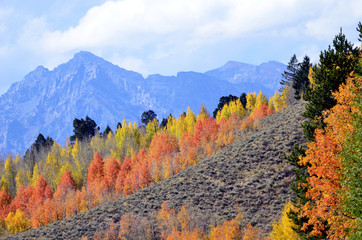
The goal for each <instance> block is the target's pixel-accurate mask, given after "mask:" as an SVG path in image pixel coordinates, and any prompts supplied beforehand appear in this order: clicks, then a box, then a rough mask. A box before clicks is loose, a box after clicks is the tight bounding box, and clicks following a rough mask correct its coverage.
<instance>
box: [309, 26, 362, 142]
mask: <svg viewBox="0 0 362 240" xmlns="http://www.w3.org/2000/svg"><path fill="white" fill-rule="evenodd" d="M358 55H359V51H358V49H357V48H355V47H353V44H352V43H350V42H348V41H347V39H346V36H345V35H344V34H343V33H342V30H341V31H340V33H339V34H338V35H337V36H336V37H335V38H334V40H333V47H331V46H329V47H328V49H327V50H324V51H323V52H321V54H320V56H319V64H318V65H316V66H314V68H313V71H314V72H315V85H314V86H313V87H308V88H307V89H306V92H305V94H304V95H303V98H304V100H306V101H308V104H307V106H306V110H305V112H304V114H303V116H304V117H307V118H308V119H309V121H306V122H305V123H304V124H303V128H304V132H305V134H306V136H307V138H308V139H309V140H313V135H314V130H315V129H316V128H324V127H325V124H324V123H323V115H322V111H323V110H325V109H330V108H332V107H333V106H334V105H335V104H336V100H335V99H334V98H333V96H332V92H334V91H337V90H338V86H339V85H340V84H341V83H344V82H345V79H346V78H347V76H348V75H349V74H350V73H351V72H352V71H353V70H354V69H355V67H356V65H357V63H358Z"/></svg>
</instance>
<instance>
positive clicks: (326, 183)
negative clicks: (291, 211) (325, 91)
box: [299, 78, 361, 239]
mask: <svg viewBox="0 0 362 240" xmlns="http://www.w3.org/2000/svg"><path fill="white" fill-rule="evenodd" d="M356 94H361V79H360V78H348V79H347V81H346V84H341V86H340V87H339V91H338V92H336V93H334V94H333V96H334V97H335V98H336V100H337V104H336V105H335V106H334V107H333V108H332V109H330V110H327V111H325V112H324V117H325V119H324V122H325V123H326V124H327V126H326V127H325V129H324V130H321V129H317V130H316V131H315V139H314V140H315V141H314V142H310V143H308V150H307V151H306V156H305V157H303V158H301V160H300V162H299V163H300V164H301V165H307V166H308V172H309V175H310V177H308V178H307V181H308V189H307V192H306V196H307V198H309V199H310V200H309V201H308V202H307V203H306V204H305V205H304V206H302V212H301V214H300V217H307V218H308V222H306V223H304V224H303V227H302V230H306V229H307V228H308V227H309V226H312V227H313V230H312V231H311V235H314V236H318V235H321V234H322V232H324V231H326V229H328V231H327V234H328V238H329V239H343V238H345V236H346V234H347V233H348V228H349V227H350V226H351V221H352V220H351V218H349V217H348V216H347V215H346V213H344V212H343V210H341V204H342V200H343V196H342V195H341V190H342V188H343V187H342V183H341V181H342V180H343V179H342V159H341V156H340V153H341V151H342V150H343V147H344V145H343V142H344V140H345V138H346V136H348V135H349V134H351V132H352V131H353V121H354V117H355V115H354V114H360V113H359V112H358V110H357V109H355V108H354V101H355V100H354V99H355V96H356ZM302 187H303V186H302Z"/></svg>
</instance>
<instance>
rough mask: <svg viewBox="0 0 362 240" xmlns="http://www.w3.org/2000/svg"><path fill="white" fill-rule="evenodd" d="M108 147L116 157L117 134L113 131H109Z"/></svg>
mask: <svg viewBox="0 0 362 240" xmlns="http://www.w3.org/2000/svg"><path fill="white" fill-rule="evenodd" d="M106 149H107V150H108V151H109V152H110V153H111V156H112V157H114V158H116V156H117V154H116V149H117V141H116V136H115V135H114V134H113V133H112V132H109V133H108V135H107V140H106Z"/></svg>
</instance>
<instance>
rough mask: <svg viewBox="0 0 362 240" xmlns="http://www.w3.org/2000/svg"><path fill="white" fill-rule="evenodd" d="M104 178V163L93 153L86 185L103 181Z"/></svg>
mask: <svg viewBox="0 0 362 240" xmlns="http://www.w3.org/2000/svg"><path fill="white" fill-rule="evenodd" d="M103 176H104V162H103V158H102V157H101V156H100V155H99V154H98V153H97V152H95V153H94V157H93V161H92V162H91V164H90V166H89V169H88V181H87V182H88V185H90V184H92V183H93V182H95V181H97V182H100V181H102V180H103Z"/></svg>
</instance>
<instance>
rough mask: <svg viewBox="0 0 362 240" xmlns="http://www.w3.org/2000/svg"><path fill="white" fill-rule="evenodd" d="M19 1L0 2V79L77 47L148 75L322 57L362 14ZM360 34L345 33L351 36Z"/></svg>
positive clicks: (223, 0)
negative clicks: (233, 62) (231, 63)
mask: <svg viewBox="0 0 362 240" xmlns="http://www.w3.org/2000/svg"><path fill="white" fill-rule="evenodd" d="M14 1H15V0H14ZM15 2H16V4H14V5H13V6H12V5H11V4H6V8H5V7H2V5H3V4H4V3H2V2H1V1H0V61H1V62H4V63H5V64H3V66H0V79H5V78H8V75H6V76H5V75H1V74H2V73H1V72H5V71H7V69H8V68H9V66H10V64H11V65H16V64H18V65H19V67H18V68H19V69H20V68H22V69H23V72H22V73H21V75H22V76H24V75H25V74H26V73H27V72H28V71H29V69H32V68H33V67H34V66H36V65H39V64H42V65H45V66H47V67H50V68H52V67H54V66H57V65H58V64H60V63H62V62H65V61H66V60H68V59H69V58H71V56H72V55H73V54H74V53H75V52H78V51H79V50H88V51H91V52H93V53H95V54H97V55H99V56H101V57H103V58H105V59H107V60H110V61H112V62H114V63H116V64H119V65H120V66H121V67H125V68H128V69H131V70H135V71H139V72H142V73H143V74H148V73H156V72H159V73H161V74H174V73H176V71H178V70H181V69H182V70H189V69H190V68H192V70H197V69H196V68H197V67H200V66H201V67H202V68H203V69H209V66H213V67H214V66H220V65H221V64H223V63H224V62H221V61H225V60H226V61H227V60H230V59H234V60H242V61H246V62H250V63H253V62H252V61H254V63H256V62H259V63H260V62H263V61H268V60H271V58H273V59H275V60H281V61H284V62H288V61H289V57H290V56H291V55H292V54H293V53H294V52H296V53H297V54H299V55H301V56H302V55H304V54H306V53H307V54H310V55H313V56H315V57H313V58H318V57H317V54H316V53H318V52H319V51H320V50H322V49H325V48H326V47H327V46H328V44H330V43H331V41H332V39H333V37H334V35H335V34H336V33H338V31H339V27H340V26H342V27H344V30H345V29H350V32H355V30H354V29H355V27H356V25H357V22H358V21H359V20H361V19H362V11H361V9H362V1H360V0H345V1H339V0H304V1H298V0H258V1H255V0H152V1H150V0H121V1H106V2H104V0H92V1H91V0H89V1H81V0H73V1H72V0H63V1H60V0H57V1H55V2H56V3H54V2H52V3H50V2H48V1H46V0H42V4H39V1H38V0H37V1H35V0H29V1H27V3H26V4H25V6H24V5H19V4H20V2H21V1H20V0H18V1H15ZM85 2H87V3H85ZM90 2H92V3H90ZM70 3H71V4H70ZM100 3H102V4H100ZM17 4H18V5H19V6H21V7H17ZM37 4H38V5H37ZM96 4H99V5H97V6H95V5H96ZM33 5H34V9H36V10H34V9H33V12H31V9H30V7H31V6H33ZM9 6H10V7H9ZM91 6H93V7H91ZM94 6H95V7H94ZM68 8H69V9H68ZM87 8H89V9H88V10H87ZM48 10H49V11H48ZM57 11H58V13H57ZM73 12H74V13H73ZM64 13H66V15H64ZM355 36H356V35H354V36H353V37H351V38H350V37H349V36H348V35H347V37H348V39H349V40H350V41H355V39H356V37H355ZM353 38H354V39H353ZM244 45H245V46H244ZM220 48H221V49H220ZM246 48H248V49H246ZM268 48H270V49H268ZM304 51H306V52H305V53H304ZM214 55H215V56H214ZM281 56H282V57H281ZM285 56H287V57H285ZM205 58H208V59H205ZM261 58H263V59H261ZM9 59H10V60H11V61H10V60H9ZM221 59H222V60H221ZM6 64H7V65H6ZM20 65H22V66H20ZM13 68H15V67H13ZM24 69H25V70H24ZM19 75H20V73H19ZM15 79H16V80H20V79H21V77H18V76H16V78H15Z"/></svg>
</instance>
